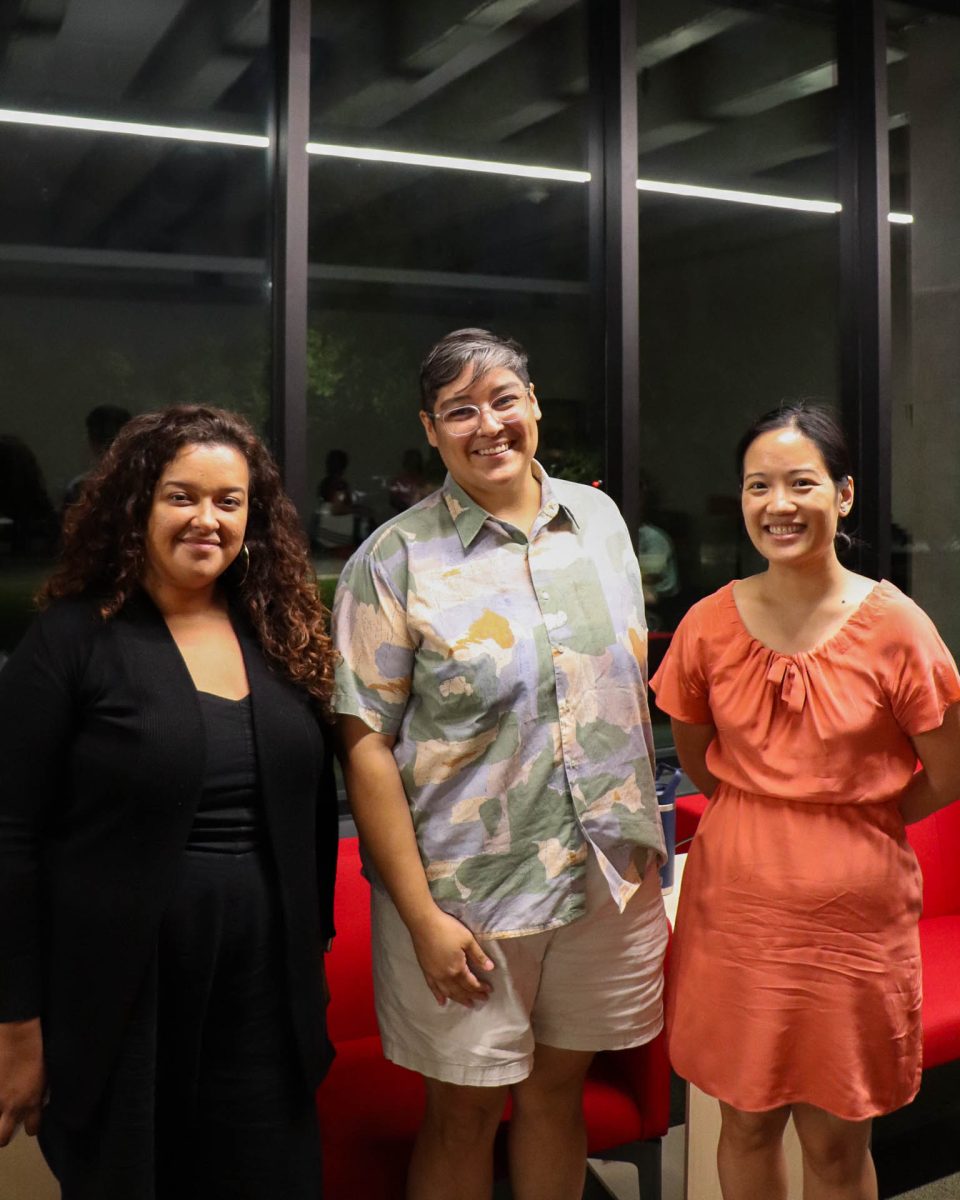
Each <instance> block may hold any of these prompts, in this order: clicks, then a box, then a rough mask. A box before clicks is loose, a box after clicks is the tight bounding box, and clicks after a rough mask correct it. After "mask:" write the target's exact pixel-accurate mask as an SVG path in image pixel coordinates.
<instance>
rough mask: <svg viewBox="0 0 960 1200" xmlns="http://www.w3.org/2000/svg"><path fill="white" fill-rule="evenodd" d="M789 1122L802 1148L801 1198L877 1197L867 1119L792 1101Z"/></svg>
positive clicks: (854, 1199) (863, 1199)
mask: <svg viewBox="0 0 960 1200" xmlns="http://www.w3.org/2000/svg"><path fill="white" fill-rule="evenodd" d="M793 1123H794V1124H795V1125H796V1127H797V1134H798V1135H799V1138H800V1146H801V1149H802V1150H803V1200H877V1173H876V1171H875V1170H874V1168H873V1159H872V1158H871V1156H870V1127H871V1124H872V1122H871V1121H844V1120H842V1119H841V1118H840V1117H835V1116H833V1114H832V1113H827V1112H824V1111H823V1109H822V1108H814V1107H813V1106H812V1105H810V1104H795V1105H794V1106H793Z"/></svg>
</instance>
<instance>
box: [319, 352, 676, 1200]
mask: <svg viewBox="0 0 960 1200" xmlns="http://www.w3.org/2000/svg"><path fill="white" fill-rule="evenodd" d="M421 404H422V408H421V412H420V420H421V422H422V424H423V428H424V431H425V433H426V437H427V441H428V442H429V443H430V445H431V446H433V447H435V448H436V449H437V450H438V451H439V452H440V457H441V458H442V459H443V462H444V465H445V466H446V468H447V471H448V475H447V478H446V482H445V483H444V485H443V487H442V488H440V489H439V490H438V491H435V492H434V493H433V494H432V495H430V496H428V497H426V498H425V499H424V500H422V501H421V502H420V503H419V504H417V505H416V506H415V507H414V508H412V509H409V510H408V511H407V512H405V513H402V514H401V515H400V516H397V517H394V518H393V519H392V520H390V521H388V522H387V524H386V525H383V526H381V528H380V529H379V530H377V531H376V532H374V533H373V534H372V535H371V537H370V538H369V539H368V540H367V541H366V542H365V543H364V544H363V545H362V546H361V547H360V549H359V550H358V551H357V553H356V554H355V555H354V556H353V558H352V559H351V560H350V562H349V563H348V564H347V566H346V567H345V568H344V571H343V574H342V575H341V579H340V585H339V587H338V590H337V600H336V605H335V618H334V629H335V634H334V637H335V645H336V648H337V649H338V651H339V652H340V655H341V656H342V661H341V662H340V665H339V667H338V670H337V686H336V690H335V696H334V708H335V710H336V711H337V712H338V713H340V714H341V716H340V728H341V736H342V744H343V763H344V774H345V779H346V784H347V791H348V794H349V797H350V801H351V804H352V806H353V812H354V816H355V819H356V823H357V828H358V830H359V833H360V838H361V842H362V845H363V850H364V855H365V859H366V861H367V863H368V868H369V869H370V870H371V874H372V882H373V939H374V946H373V963H374V986H375V993H376V1003H377V1015H378V1020H379V1023H380V1029H381V1035H382V1040H383V1046H384V1053H385V1054H386V1056H387V1057H388V1058H389V1059H391V1060H392V1061H394V1062H396V1063H399V1064H400V1065H402V1066H405V1067H408V1068H410V1069H412V1070H415V1071H419V1072H420V1073H421V1074H422V1075H423V1076H424V1077H425V1079H426V1094H427V1108H426V1116H425V1119H424V1122H423V1125H422V1127H421V1130H420V1133H419V1136H418V1139H417V1143H416V1147H415V1149H414V1153H413V1160H412V1164H411V1168H410V1176H409V1181H408V1191H407V1195H408V1197H409V1200H489V1197H490V1194H491V1189H492V1180H493V1141H494V1135H495V1133H496V1130H497V1128H498V1126H499V1123H500V1119H501V1116H502V1113H503V1108H504V1104H505V1103H506V1099H507V1096H508V1094H512V1099H513V1117H512V1121H511V1126H510V1136H511V1141H510V1174H511V1183H512V1189H513V1195H514V1197H515V1198H516V1200H531V1198H533V1197H545V1196H549V1197H550V1198H551V1200H579V1197H580V1196H581V1194H582V1190H583V1184H584V1176H585V1169H586V1132H585V1129H584V1126H583V1113H582V1103H581V1101H582V1092H583V1082H584V1078H585V1076H586V1073H587V1069H588V1067H589V1065H590V1062H591V1059H592V1058H593V1055H594V1053H595V1051H598V1050H613V1049H624V1048H626V1047H628V1046H636V1045H641V1044H643V1043H645V1042H647V1041H649V1040H650V1039H652V1038H653V1037H655V1036H656V1035H657V1033H658V1032H659V1031H660V1029H661V1026H662V1013H661V995H662V987H663V955H664V950H665V947H666V938H667V926H666V918H665V915H664V909H663V900H662V897H661V894H660V886H659V878H658V874H657V866H658V859H659V858H660V857H661V856H662V855H663V853H664V842H663V833H662V830H661V827H660V823H659V818H658V813H657V798H656V792H655V787H654V779H653V772H652V769H651V762H650V758H649V753H650V745H651V740H652V739H651V731H650V715H649V711H648V708H647V697H646V678H645V669H646V629H645V627H644V618H643V592H642V586H641V580H640V571H639V569H638V567H637V559H636V555H635V554H634V552H633V547H632V544H631V539H630V535H629V533H628V531H627V529H626V526H625V525H624V523H623V519H622V517H621V516H620V513H619V512H618V510H617V508H616V505H615V504H614V503H613V501H612V500H611V499H610V498H609V497H608V496H606V495H604V494H603V493H602V492H601V491H599V490H597V489H594V488H589V487H585V486H583V485H581V484H576V483H569V482H565V481H563V480H554V479H551V478H549V477H548V476H547V474H546V472H545V471H544V470H543V468H542V467H541V466H540V465H539V463H537V462H536V460H535V458H534V454H535V452H536V448H537V441H538V423H539V421H540V417H541V413H540V405H539V403H538V401H537V398H536V395H535V393H534V388H533V384H532V383H531V382H530V376H529V373H528V370H527V357H526V354H525V353H524V351H523V350H522V348H521V347H520V346H519V345H518V344H517V343H516V342H514V341H511V340H509V339H506V338H501V337H498V336H496V335H495V334H492V333H490V332H488V331H486V330H482V329H462V330H457V331H456V332H454V333H451V334H448V335H447V336H446V337H445V338H443V339H442V340H441V341H440V342H438V343H437V345H435V346H434V347H433V349H432V350H431V351H430V352H429V354H428V355H427V357H426V359H425V361H424V363H423V366H422V368H421Z"/></svg>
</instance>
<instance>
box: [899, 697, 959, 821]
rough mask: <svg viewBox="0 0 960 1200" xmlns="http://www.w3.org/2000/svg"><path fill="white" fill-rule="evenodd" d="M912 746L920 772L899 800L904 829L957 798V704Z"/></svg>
mask: <svg viewBox="0 0 960 1200" xmlns="http://www.w3.org/2000/svg"><path fill="white" fill-rule="evenodd" d="M913 744H914V747H915V749H916V751H917V757H918V758H919V759H920V762H921V764H922V766H923V770H921V771H918V772H917V773H916V775H914V777H913V779H911V780H910V782H909V783H908V784H907V786H906V788H905V789H904V792H903V795H902V796H901V798H900V811H901V813H903V819H904V821H905V823H906V824H907V825H912V824H913V822H914V821H920V820H922V819H923V818H924V817H928V816H929V815H930V814H931V813H934V812H936V811H937V809H939V808H944V807H946V805H948V804H951V803H952V802H953V801H954V800H956V799H957V798H958V797H960V704H954V705H952V706H951V707H950V708H948V709H947V711H946V713H945V714H944V718H943V724H942V725H941V726H940V728H939V729H931V730H930V731H929V732H928V733H918V734H917V736H916V737H915V738H914V739H913Z"/></svg>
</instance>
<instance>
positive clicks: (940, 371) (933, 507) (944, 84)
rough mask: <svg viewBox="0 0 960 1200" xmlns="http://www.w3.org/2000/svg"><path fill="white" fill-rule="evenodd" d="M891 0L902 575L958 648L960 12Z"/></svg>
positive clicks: (896, 480) (896, 566) (897, 523)
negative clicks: (898, 218) (899, 216)
mask: <svg viewBox="0 0 960 1200" xmlns="http://www.w3.org/2000/svg"><path fill="white" fill-rule="evenodd" d="M934 9H935V6H930V7H928V6H926V5H915V4H909V5H908V4H889V5H887V29H888V53H887V62H888V75H887V79H888V93H889V106H890V197H891V208H892V209H893V210H894V211H900V212H903V213H904V214H907V215H909V216H911V217H912V218H913V222H912V224H892V225H891V227H890V252H891V276H892V280H893V322H892V326H893V342H892V366H893V432H892V436H893V483H892V500H893V569H892V575H893V580H894V582H895V583H896V584H898V586H900V587H901V588H903V589H904V590H905V591H906V592H908V593H909V594H910V595H911V596H913V597H914V599H915V600H916V601H917V603H918V604H920V606H921V607H922V608H924V609H925V610H926V612H928V613H929V614H930V616H931V617H932V618H933V620H934V622H935V623H936V625H937V628H938V629H939V630H940V633H941V635H942V636H943V638H944V640H945V641H946V642H947V644H948V645H949V646H950V648H951V650H952V651H953V653H954V654H955V655H957V654H960V613H958V611H957V603H956V598H957V589H958V586H960V535H958V527H957V514H958V512H960V469H958V465H957V433H956V430H957V428H958V418H960V338H958V336H957V330H958V329H960V89H958V87H957V78H958V75H957V64H958V62H960V18H958V17H956V16H947V15H945V14H944V13H943V12H941V11H935V10H934Z"/></svg>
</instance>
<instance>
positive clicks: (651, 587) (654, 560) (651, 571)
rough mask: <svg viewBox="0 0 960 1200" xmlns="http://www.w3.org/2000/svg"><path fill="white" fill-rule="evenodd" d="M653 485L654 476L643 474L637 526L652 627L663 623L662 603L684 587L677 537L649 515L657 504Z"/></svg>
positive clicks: (638, 551) (645, 597)
mask: <svg viewBox="0 0 960 1200" xmlns="http://www.w3.org/2000/svg"><path fill="white" fill-rule="evenodd" d="M653 499H654V497H653V488H652V486H651V483H650V480H649V479H648V478H647V477H646V476H645V475H643V474H641V476H640V496H639V500H640V505H639V516H640V527H639V529H638V530H637V559H638V560H639V563H640V573H641V575H642V576H643V598H644V601H645V602H646V606H647V622H648V625H649V627H650V628H651V629H660V628H661V627H662V619H661V616H662V615H661V613H660V611H659V608H660V605H661V604H662V602H663V601H664V600H669V599H671V598H672V597H673V596H676V594H677V593H678V592H679V591H680V580H679V578H678V576H677V555H676V550H675V549H674V545H673V538H671V536H670V535H669V533H667V532H666V530H664V529H660V528H659V527H658V526H657V525H651V524H650V522H649V521H648V520H647V515H648V513H649V512H650V511H651V509H652V508H653Z"/></svg>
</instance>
